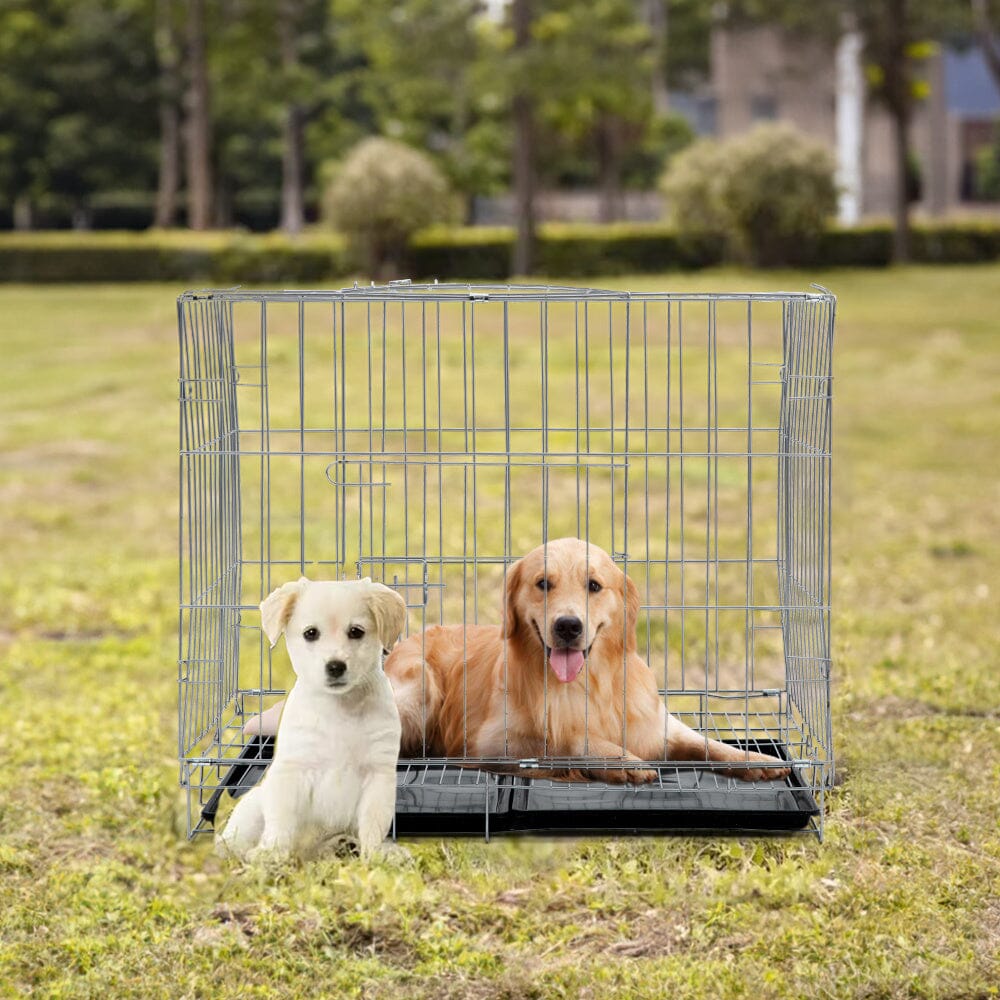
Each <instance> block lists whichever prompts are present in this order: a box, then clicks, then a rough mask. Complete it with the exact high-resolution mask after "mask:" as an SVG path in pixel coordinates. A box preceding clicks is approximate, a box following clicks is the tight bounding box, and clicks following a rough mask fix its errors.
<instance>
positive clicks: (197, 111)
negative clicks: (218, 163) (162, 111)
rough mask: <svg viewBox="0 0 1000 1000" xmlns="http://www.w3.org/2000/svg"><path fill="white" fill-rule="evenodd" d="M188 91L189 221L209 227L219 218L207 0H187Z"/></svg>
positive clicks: (186, 135)
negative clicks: (214, 176)
mask: <svg viewBox="0 0 1000 1000" xmlns="http://www.w3.org/2000/svg"><path fill="white" fill-rule="evenodd" d="M185 39H186V52H185V61H186V71H187V94H186V98H185V102H184V104H185V112H186V114H187V120H186V122H185V128H184V137H185V142H186V147H187V196H188V225H189V226H190V227H191V228H192V229H208V228H209V226H211V225H212V224H213V222H214V221H215V218H214V213H213V204H212V202H213V193H214V189H213V183H212V112H211V84H210V79H209V74H208V52H207V46H208V43H207V40H206V28H205V2H204V0H187V11H186V16H185Z"/></svg>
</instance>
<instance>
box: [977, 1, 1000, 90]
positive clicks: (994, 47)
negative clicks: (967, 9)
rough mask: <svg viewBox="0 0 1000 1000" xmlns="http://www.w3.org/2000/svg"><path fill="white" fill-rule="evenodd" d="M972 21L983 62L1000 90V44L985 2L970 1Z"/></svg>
mask: <svg viewBox="0 0 1000 1000" xmlns="http://www.w3.org/2000/svg"><path fill="white" fill-rule="evenodd" d="M972 19H973V22H974V23H975V26H976V39H977V41H978V42H979V48H980V50H981V51H982V53H983V60H984V61H985V63H986V65H987V67H988V68H989V71H990V73H991V74H992V76H993V80H994V82H995V83H996V85H997V89H998V90H1000V43H998V41H997V39H996V37H995V35H994V32H993V25H992V24H991V23H990V15H989V10H988V9H987V4H986V0H972Z"/></svg>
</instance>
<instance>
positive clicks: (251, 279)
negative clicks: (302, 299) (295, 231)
mask: <svg viewBox="0 0 1000 1000" xmlns="http://www.w3.org/2000/svg"><path fill="white" fill-rule="evenodd" d="M347 271H348V265H347V261H346V257H345V251H344V245H343V242H342V241H341V240H340V239H338V238H336V237H326V238H325V239H323V240H313V239H310V240H303V241H300V242H295V243H293V242H291V241H289V240H287V239H285V238H283V237H275V236H266V237H263V236H262V237H253V236H245V235H235V236H234V235H231V234H225V233H223V234H198V233H187V232H163V233H153V232H150V233H143V234H138V233H135V234H133V233H30V234H29V233H14V234H4V235H3V236H0V281H24V282H47V281H48V282H51V281H79V282H86V281H108V282H112V281H177V282H183V283H187V284H191V283H194V284H205V283H209V284H217V285H234V284H270V283H292V284H316V283H318V282H323V281H325V280H327V279H329V278H330V277H332V276H335V275H339V274H346V273H347Z"/></svg>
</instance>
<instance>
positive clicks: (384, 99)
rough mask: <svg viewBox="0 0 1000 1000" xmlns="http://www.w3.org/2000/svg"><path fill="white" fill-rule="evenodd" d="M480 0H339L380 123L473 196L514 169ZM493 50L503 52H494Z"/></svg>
mask: <svg viewBox="0 0 1000 1000" xmlns="http://www.w3.org/2000/svg"><path fill="white" fill-rule="evenodd" d="M479 8H480V4H479V2H478V0H450V2H449V3H440V2H438V0H333V10H334V13H335V19H336V31H337V32H338V34H339V35H341V36H342V37H344V38H345V40H346V42H347V44H348V45H349V46H350V48H351V49H353V50H354V51H356V52H357V53H359V55H360V56H361V59H362V64H361V65H360V66H358V67H357V68H356V69H355V71H354V74H353V75H354V80H355V83H356V85H357V87H358V91H359V94H360V96H361V98H362V100H363V101H364V103H365V104H367V105H368V107H369V108H370V109H371V115H372V118H373V121H374V127H375V130H376V131H378V132H380V133H382V134H383V135H386V136H389V137H391V138H394V139H399V140H400V141H402V142H405V143H407V144H409V145H411V146H414V147H417V148H420V149H424V150H426V151H427V152H428V153H430V154H431V155H432V156H433V157H434V158H435V159H436V160H437V161H438V163H439V165H440V166H441V168H442V170H444V172H445V174H446V175H447V177H448V179H449V180H450V182H451V183H452V185H453V186H454V187H455V188H456V189H457V190H459V191H461V192H463V193H464V194H465V195H466V196H467V197H471V196H472V195H474V194H477V193H481V192H482V191H484V190H490V189H493V188H496V187H497V186H498V183H502V181H503V180H504V178H505V176H506V174H507V168H506V164H505V163H504V162H503V160H504V157H505V150H504V148H503V138H502V132H503V129H502V127H500V119H501V112H502V110H503V109H502V106H501V104H500V100H499V95H498V89H499V86H498V81H497V79H496V70H497V64H496V59H495V49H496V46H497V39H496V37H495V32H491V29H490V25H489V23H488V22H487V21H486V19H485V18H484V17H483V16H482V15H481V12H480V9H479ZM491 48H492V50H493V51H490V49H491Z"/></svg>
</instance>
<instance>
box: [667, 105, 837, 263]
mask: <svg viewBox="0 0 1000 1000" xmlns="http://www.w3.org/2000/svg"><path fill="white" fill-rule="evenodd" d="M699 147H701V148H699ZM834 169H835V167H834V162H833V158H832V156H831V155H830V153H829V152H828V151H827V149H826V147H825V146H824V145H823V144H822V143H820V142H818V141H816V140H813V139H810V138H808V137H807V136H804V135H802V134H801V133H800V132H798V131H796V130H795V129H794V128H792V127H791V126H789V125H785V124H767V125H759V126H757V127H756V128H755V129H753V130H752V131H750V132H747V133H745V134H744V135H741V136H737V137H736V138H733V139H729V140H727V141H725V142H721V143H717V142H712V141H710V140H709V141H703V142H701V143H696V144H695V145H694V146H692V147H691V148H690V149H689V150H686V151H685V152H683V153H681V154H679V155H678V156H677V157H676V158H675V159H674V161H673V163H672V164H671V166H670V168H668V170H667V172H666V174H665V176H664V178H663V182H662V188H663V190H664V193H665V194H666V196H667V198H668V204H669V207H670V209H671V211H672V214H673V220H674V224H675V225H676V226H677V228H678V231H679V233H680V234H681V235H682V236H684V238H686V239H689V240H698V241H704V240H705V239H707V238H710V237H711V236H713V235H714V236H715V237H716V238H718V239H721V240H723V241H724V243H725V247H726V250H727V253H728V254H729V256H731V257H733V258H735V259H738V260H742V261H745V262H747V263H750V264H755V265H758V266H765V267H770V266H776V265H780V264H802V263H807V262H808V261H810V260H811V259H812V258H813V257H814V255H815V253H816V248H817V247H818V245H819V242H820V240H821V239H822V237H823V234H824V232H825V230H826V226H827V223H828V221H829V219H830V216H832V215H833V213H834V211H835V210H836V207H837V187H836V183H835V182H834Z"/></svg>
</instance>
